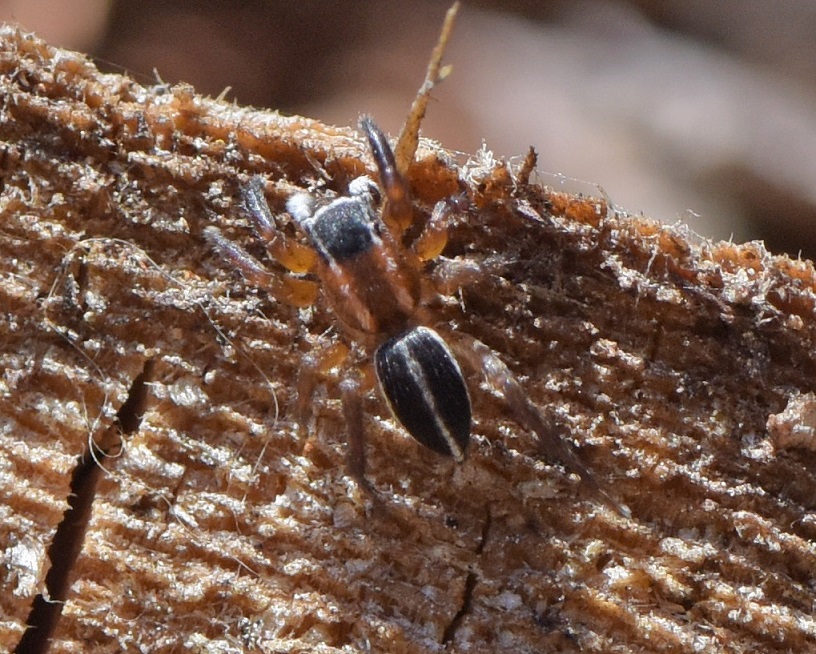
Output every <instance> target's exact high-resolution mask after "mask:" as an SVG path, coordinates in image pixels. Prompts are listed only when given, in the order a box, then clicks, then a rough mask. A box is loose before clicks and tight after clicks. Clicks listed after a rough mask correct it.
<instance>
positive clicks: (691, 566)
mask: <svg viewBox="0 0 816 654" xmlns="http://www.w3.org/2000/svg"><path fill="white" fill-rule="evenodd" d="M460 65H466V62H465V63H464V64H460ZM0 94H1V96H0V97H2V106H0V136H1V137H2V156H1V158H0V184H2V190H1V191H0V343H2V345H1V346H0V368H1V369H0V425H1V426H2V428H1V429H0V512H1V514H2V519H0V561H2V568H0V649H3V650H13V649H14V648H15V647H16V646H17V644H18V643H19V642H20V639H21V637H22V634H23V632H24V630H25V624H26V621H27V620H28V619H29V615H30V612H31V609H32V606H33V605H34V602H35V598H36V596H37V595H38V594H40V593H44V592H46V589H45V578H46V574H47V572H48V570H49V569H50V568H51V565H52V564H51V561H50V560H49V558H48V549H49V546H50V545H51V543H52V540H53V538H54V535H55V533H56V531H57V528H58V526H59V525H60V523H61V522H62V520H63V513H64V511H65V510H66V508H67V507H68V501H69V497H70V494H71V478H72V473H73V471H74V470H75V468H76V467H77V466H78V465H79V463H78V461H79V459H80V457H82V456H87V455H88V453H89V443H90V442H92V441H94V442H102V441H106V442H105V443H104V445H105V446H106V447H112V448H113V449H111V450H110V454H111V455H110V456H108V457H106V458H104V459H103V460H101V461H100V465H101V466H103V467H104V474H103V475H102V478H101V479H100V481H99V484H98V487H97V489H96V493H95V495H94V496H93V505H92V511H91V515H90V521H89V523H88V527H87V531H86V533H85V537H84V540H83V541H82V549H81V551H80V553H79V556H78V558H77V560H76V562H75V563H74V564H73V565H72V566H71V567H70V576H69V580H68V587H67V596H66V599H65V602H64V605H63V606H62V611H61V617H60V619H59V621H58V623H57V624H56V628H55V631H54V640H53V642H52V644H51V649H50V651H54V652H78V651H96V652H118V651H134V652H135V651H151V652H171V651H181V650H192V651H219V652H231V651H236V652H238V651H263V652H305V651H320V652H335V651H337V652H340V651H343V652H353V651H372V652H433V651H447V652H468V651H473V652H477V651H478V652H486V651H490V652H505V651H506V652H511V651H512V652H547V651H558V652H579V651H582V652H607V651H627V652H703V651H704V652H719V651H722V652H776V651H778V652H789V651H797V652H805V651H814V650H816V621H815V620H814V617H813V613H814V602H816V584H814V577H815V576H816V575H815V573H814V571H816V548H814V539H815V538H816V520H814V507H816V464H814V460H813V452H812V448H810V447H808V446H807V445H808V443H812V440H807V439H805V440H804V441H803V440H802V438H798V439H797V438H787V437H786V435H787V434H788V433H793V432H796V433H799V432H797V431H796V430H797V426H798V422H801V423H802V425H803V426H802V429H805V430H806V429H807V428H811V423H812V418H811V417H810V416H809V413H808V412H809V411H810V410H809V409H808V407H809V404H808V402H810V403H811V404H812V396H809V395H808V394H809V393H813V392H814V386H816V360H815V358H814V336H815V335H816V312H815V311H814V302H815V301H816V295H814V289H816V276H815V275H814V270H813V266H812V264H811V263H810V262H801V261H794V260H791V259H789V258H787V257H784V256H782V257H775V256H771V255H770V254H769V253H768V252H767V251H766V250H765V249H764V248H763V247H762V245H760V244H757V243H749V244H746V245H733V244H728V243H710V242H706V241H704V240H702V239H698V238H696V237H694V236H693V235H690V234H686V233H684V232H683V230H682V229H679V228H667V227H661V226H659V225H658V224H656V223H654V222H652V221H650V220H647V219H644V218H636V217H631V216H628V215H624V214H622V213H620V212H616V211H613V210H612V208H610V206H608V204H607V203H606V202H605V201H604V200H603V199H594V198H590V197H582V196H571V195H567V194H563V193H556V192H554V191H552V190H549V189H547V188H545V187H543V186H540V185H538V184H537V183H536V181H538V182H540V181H541V180H542V178H541V177H540V176H536V175H533V180H532V182H531V183H529V184H527V183H524V182H523V181H522V182H518V181H517V180H516V179H514V177H513V174H512V171H511V170H508V168H507V167H506V166H504V165H503V164H502V163H500V162H495V161H492V159H491V158H490V157H489V155H488V154H487V153H481V154H480V155H479V156H476V157H474V158H473V160H471V161H470V162H468V163H467V164H465V165H459V164H457V162H456V161H455V160H454V159H453V158H452V156H451V155H449V154H448V153H446V152H445V151H444V150H442V149H440V148H439V147H438V146H437V145H435V144H432V143H428V142H423V143H422V144H421V147H420V150H419V153H418V162H417V163H415V164H414V165H413V166H412V167H411V169H410V171H409V174H410V181H411V185H412V187H413V189H414V192H415V196H416V202H417V206H418V207H419V208H420V209H422V210H426V211H427V210H429V209H430V207H432V206H433V203H434V202H435V201H436V200H438V199H440V198H442V197H444V196H446V195H447V194H449V193H451V192H453V191H455V190H457V189H458V188H459V184H460V182H459V180H462V181H461V183H462V184H464V187H465V188H466V190H467V191H468V193H469V196H470V199H471V203H472V209H471V210H470V211H469V212H468V213H467V215H464V216H462V217H461V219H460V220H459V221H458V222H457V224H456V226H455V229H454V230H453V232H452V235H451V241H450V243H449V245H448V248H447V250H446V252H445V255H446V256H448V257H470V258H472V259H474V260H480V261H486V262H488V263H489V267H490V270H491V271H492V272H491V274H489V275H486V276H485V278H484V279H483V280H481V281H479V282H478V283H476V284H475V285H474V286H473V287H472V288H466V289H463V290H462V291H461V292H460V293H458V294H457V295H456V297H454V298H451V301H450V302H447V303H444V304H443V305H442V306H440V308H439V315H440V321H441V322H442V323H444V324H448V325H455V326H456V328H457V329H460V330H462V331H465V332H468V333H470V334H472V335H474V336H475V337H477V338H479V339H481V340H482V341H484V342H486V343H487V344H489V345H490V346H491V347H493V348H494V349H495V350H496V351H497V352H499V353H500V354H501V355H502V357H503V358H504V360H505V361H506V362H507V364H508V365H509V366H510V367H511V368H512V369H513V370H514V371H515V372H516V373H517V374H518V375H519V376H521V377H522V378H523V380H524V383H525V388H526V389H527V391H528V392H529V394H530V396H531V397H532V398H533V400H534V401H535V402H536V403H537V404H538V405H539V406H541V407H543V409H544V410H545V411H546V413H547V415H548V416H550V417H551V418H552V419H554V420H557V421H558V422H559V423H561V424H562V425H564V426H565V428H566V429H567V431H568V433H569V434H570V435H571V438H572V439H573V440H574V442H575V443H576V445H577V447H578V448H579V451H580V453H581V456H582V459H583V460H584V462H585V463H586V464H587V465H588V466H589V467H590V468H591V469H592V470H593V471H594V473H595V474H596V476H597V478H598V480H599V482H600V483H601V485H602V486H603V487H604V488H605V489H606V490H607V491H608V492H609V493H610V494H612V495H613V496H614V497H615V498H616V499H617V500H618V501H621V502H623V503H625V504H626V505H628V506H629V507H630V509H631V512H632V515H631V518H624V517H621V516H620V515H618V514H616V513H614V512H613V511H611V510H609V509H608V508H607V507H604V506H599V505H597V504H596V503H594V502H593V501H592V500H591V498H590V497H588V496H587V494H586V493H584V491H583V489H582V487H581V484H580V483H579V481H578V480H577V479H576V478H573V477H569V476H567V475H565V474H564V471H563V469H562V468H561V467H560V466H559V465H558V462H555V461H548V460H542V458H541V457H540V456H538V455H537V450H536V444H535V442H534V440H533V439H532V437H531V435H530V434H527V433H525V432H523V431H522V430H520V429H519V428H518V427H517V426H516V425H515V424H514V423H513V422H511V421H510V420H509V419H508V418H507V416H506V414H505V412H504V410H503V407H502V404H501V402H500V401H499V400H498V399H497V398H495V397H493V396H492V395H490V394H489V393H488V392H487V391H486V390H484V389H482V388H480V387H479V380H478V379H471V380H470V383H471V389H472V395H473V403H474V416H475V418H476V425H475V429H474V443H473V444H472V448H471V452H470V455H469V458H468V460H467V461H466V462H465V463H464V464H462V465H461V466H457V465H456V464H454V463H451V462H449V461H446V460H442V459H440V458H439V457H437V456H435V455H433V454H430V453H428V452H426V451H423V450H421V449H420V448H419V447H418V446H417V444H416V443H415V442H414V441H413V440H412V439H410V438H409V437H408V436H406V435H405V434H404V433H403V432H402V431H401V430H399V429H397V428H395V426H394V424H393V422H392V421H391V420H390V419H389V416H388V414H387V409H386V408H385V407H384V405H383V403H382V402H381V401H380V400H379V399H377V398H376V397H373V396H372V397H371V398H369V399H368V400H367V401H366V403H365V407H366V412H367V421H366V426H367V429H368V432H369V441H368V446H367V449H368V457H369V461H368V464H369V465H368V467H369V472H368V475H369V478H370V479H371V481H372V483H373V485H374V486H375V487H376V488H377V489H378V491H379V493H380V494H381V496H382V497H383V499H384V500H385V502H384V503H385V507H386V508H385V510H380V511H377V510H374V509H373V507H372V505H371V503H370V502H369V501H368V499H367V498H366V496H365V495H363V494H360V493H359V492H358V489H357V488H356V486H355V484H354V483H353V481H351V480H350V479H349V478H348V477H347V476H346V475H345V473H344V466H343V462H344V452H345V443H344V436H343V434H344V430H343V423H342V419H341V416H340V408H339V405H338V394H337V390H336V385H335V384H334V383H332V380H331V379H329V380H327V382H328V383H327V384H325V385H324V392H322V393H321V394H319V395H318V396H317V397H316V398H315V401H314V407H315V421H314V425H313V428H312V429H311V433H310V435H309V436H308V437H300V436H298V434H297V430H296V429H295V426H294V424H293V420H292V415H291V411H290V407H291V401H292V399H293V395H294V386H295V380H296V378H297V373H298V370H299V366H300V362H301V360H302V357H303V356H304V354H305V353H307V352H308V351H310V350H311V349H313V348H317V347H323V346H326V345H328V344H331V343H333V342H335V341H336V339H337V338H338V335H337V333H336V331H333V330H331V329H330V328H331V326H332V324H333V323H332V318H331V316H330V315H328V314H327V312H326V310H325V308H324V307H322V305H320V304H318V306H317V307H316V308H315V309H314V310H310V311H298V310H295V309H292V308H289V307H286V306H281V305H279V304H276V303H274V302H273V301H271V300H270V299H269V298H268V297H266V296H264V295H263V293H259V292H257V291H255V290H253V289H249V288H247V287H246V285H245V284H244V283H243V281H242V280H241V278H240V276H238V275H237V274H235V272H234V271H232V270H230V269H229V267H228V266H227V265H225V262H224V260H223V259H221V258H219V257H218V256H216V255H215V254H214V253H213V252H212V251H211V249H210V248H209V247H208V246H207V244H206V242H205V240H204V238H203V237H202V232H203V230H204V228H205V227H207V226H208V225H213V224H215V225H217V226H219V228H220V229H222V230H223V231H224V232H225V233H226V234H228V235H229V236H230V237H231V238H235V239H237V240H238V241H240V242H242V243H244V244H246V245H248V246H251V243H252V240H251V238H250V232H251V230H250V228H249V224H248V221H247V219H246V217H245V215H244V213H243V212H242V210H241V209H240V206H239V204H240V203H239V200H238V189H239V185H240V184H241V183H243V182H244V181H245V180H246V179H247V178H248V176H250V175H253V174H263V175H265V176H267V177H268V179H270V181H271V184H272V186H273V187H274V190H273V191H272V193H271V195H270V198H269V199H270V202H271V204H272V209H273V211H275V212H276V213H278V214H280V215H281V216H283V211H284V203H285V200H286V198H287V197H288V196H289V195H290V194H291V193H292V192H293V191H294V190H296V189H297V188H307V189H316V192H317V193H320V194H328V193H331V192H341V193H342V192H344V191H345V189H346V187H347V184H348V182H349V180H351V179H353V178H354V177H355V176H357V175H359V174H361V173H363V172H364V170H365V168H366V167H369V168H370V166H371V164H370V161H369V158H368V154H367V152H366V149H365V146H364V144H363V142H362V141H361V139H360V137H359V135H357V134H355V133H354V132H353V131H351V130H349V129H341V128H334V127H329V126H326V125H322V124H320V123H318V122H315V121H311V120H307V119H305V118H300V117H283V116H280V115H278V114H275V113H272V112H269V111H257V110H252V109H246V108H241V107H236V106H233V105H230V104H229V103H226V102H223V101H216V100H210V99H206V98H202V97H199V96H197V95H196V94H195V92H194V91H193V89H191V88H189V87H185V86H174V87H168V86H165V85H160V84H159V85H156V86H153V87H147V88H146V87H142V86H140V85H138V84H136V83H135V82H133V81H132V80H129V79H127V78H125V77H120V76H115V75H103V74H100V73H99V72H98V71H97V70H96V68H95V67H94V66H93V65H92V64H91V63H90V62H89V61H88V60H87V59H85V58H84V57H83V56H81V55H78V54H75V53H70V52H65V51H62V50H58V49H55V48H52V47H49V46H48V45H46V44H44V43H43V42H41V41H40V40H38V39H37V38H35V37H33V36H32V35H30V34H25V33H22V32H20V31H18V30H16V29H14V28H10V27H5V28H3V29H2V31H0ZM364 109H365V103H364V99H361V110H364ZM438 110H440V111H443V110H444V107H441V108H439V109H438ZM538 145H539V146H540V147H542V148H543V147H546V144H538ZM779 212H780V215H781V216H783V215H784V207H780V208H779ZM255 254H256V255H258V256H263V253H262V252H258V251H255ZM281 274H283V273H281ZM140 378H141V379H142V381H143V384H141V385H140V384H139V383H138V382H137V380H138V379H140ZM135 382H136V383H135ZM140 388H141V389H143V390H144V397H143V398H142V399H141V400H140V401H139V402H138V403H134V402H133V401H132V400H131V405H128V404H127V402H128V398H129V397H131V398H132V397H134V394H136V393H137V392H138V390H139V389H140ZM802 398H806V399H805V400H803V399H802ZM807 398H811V399H810V400H808V399H807ZM133 404H138V409H133V410H132V411H124V412H123V411H122V407H123V406H126V407H129V406H132V405H133ZM797 407H800V408H797ZM117 415H118V417H117ZM128 420H130V422H127V421H128ZM126 422H127V424H129V425H130V428H126V424H125V423H126ZM800 431H801V430H800ZM111 434H121V447H118V446H117V443H116V442H115V440H116V439H113V440H111ZM803 444H804V445H803ZM52 555H53V557H54V560H55V564H56V565H59V564H60V561H61V560H63V561H64V560H65V559H61V558H60V557H61V553H59V552H54V553H52Z"/></svg>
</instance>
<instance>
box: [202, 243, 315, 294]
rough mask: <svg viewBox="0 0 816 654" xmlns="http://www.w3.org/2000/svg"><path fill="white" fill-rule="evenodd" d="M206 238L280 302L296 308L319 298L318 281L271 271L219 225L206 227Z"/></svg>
mask: <svg viewBox="0 0 816 654" xmlns="http://www.w3.org/2000/svg"><path fill="white" fill-rule="evenodd" d="M204 238H205V239H207V241H208V242H209V243H210V245H212V247H213V248H214V249H215V250H217V251H218V253H219V254H220V255H221V256H222V257H224V258H225V259H227V260H229V261H231V262H232V265H234V266H235V267H236V268H238V270H240V271H241V274H242V275H243V276H244V278H245V279H246V280H247V282H249V283H250V284H251V285H252V286H255V287H256V288H260V289H263V290H264V291H266V292H267V293H269V295H271V296H272V297H274V298H275V299H276V300H278V301H279V302H283V303H285V304H288V305H290V306H294V307H307V306H310V305H312V304H314V302H315V300H316V299H317V293H318V290H319V289H318V286H317V284H316V283H315V282H313V281H310V280H308V279H297V278H296V277H285V276H281V275H280V274H275V273H271V272H269V271H268V270H267V269H266V268H264V267H263V265H261V263H260V262H259V261H258V260H257V259H256V258H255V257H253V256H252V255H251V254H250V253H249V252H247V251H246V250H244V248H242V247H241V246H240V245H238V244H237V243H234V242H233V241H231V240H229V239H228V238H226V237H225V236H224V235H223V234H222V233H221V230H220V229H218V228H217V227H206V228H205V229H204Z"/></svg>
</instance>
